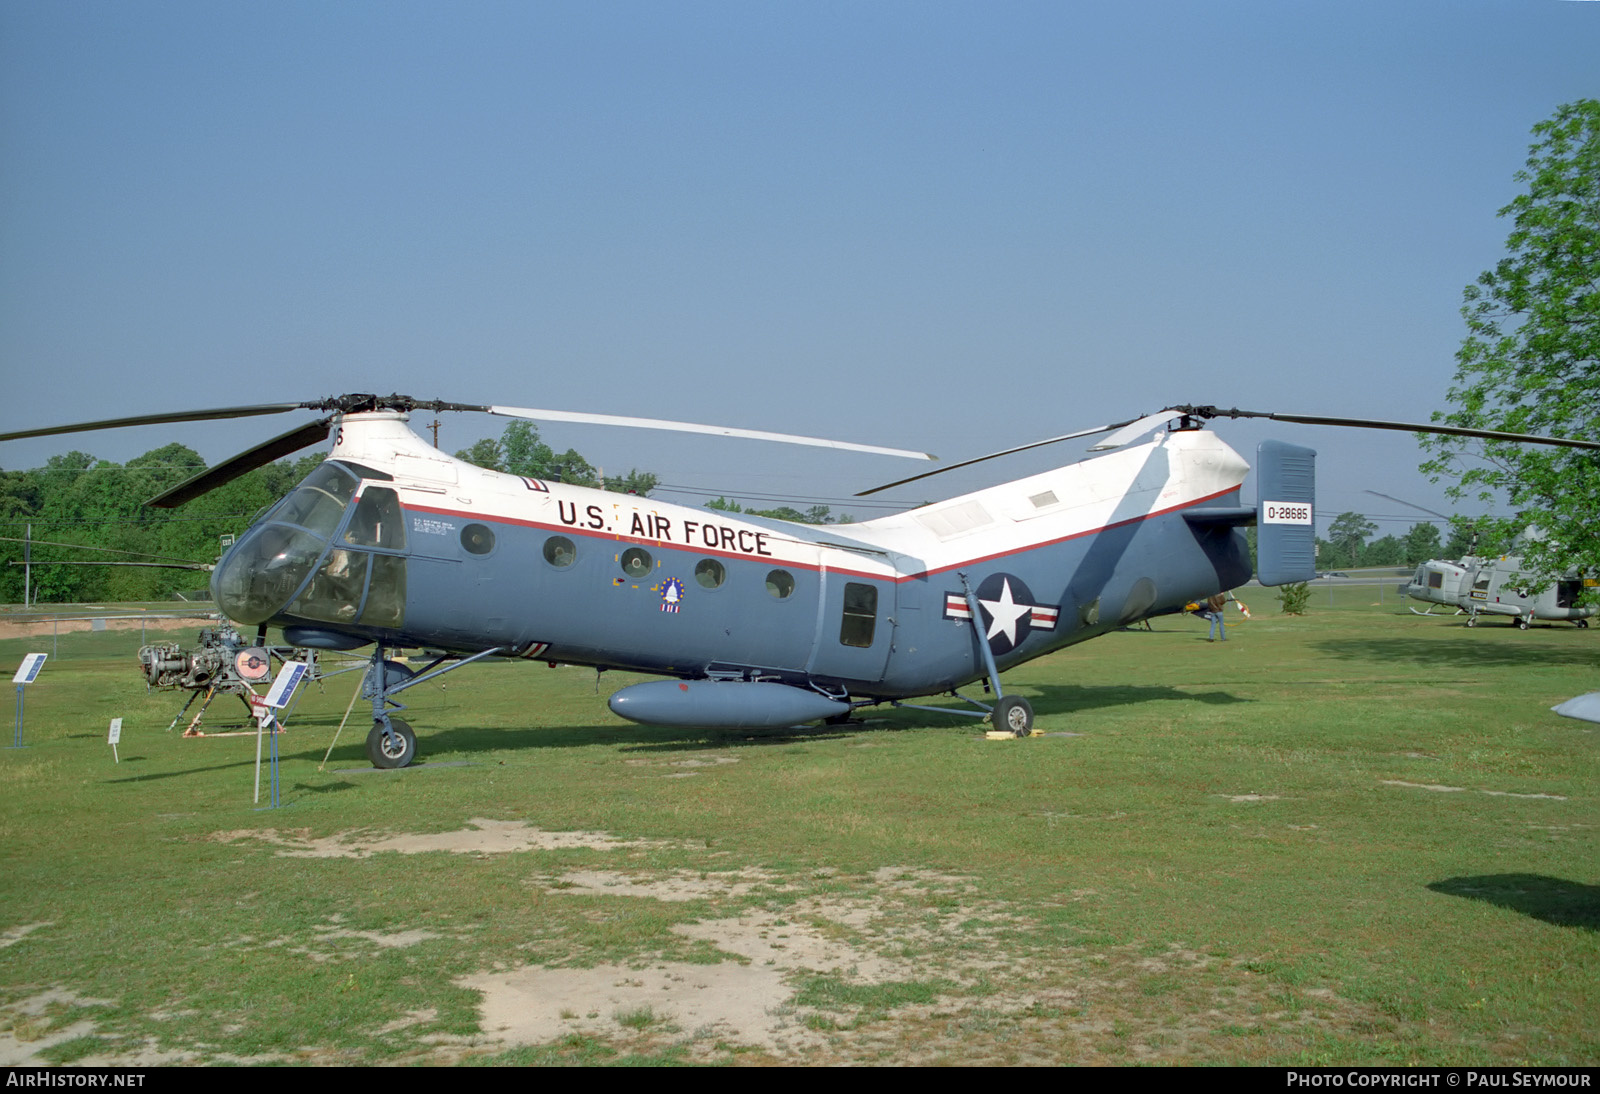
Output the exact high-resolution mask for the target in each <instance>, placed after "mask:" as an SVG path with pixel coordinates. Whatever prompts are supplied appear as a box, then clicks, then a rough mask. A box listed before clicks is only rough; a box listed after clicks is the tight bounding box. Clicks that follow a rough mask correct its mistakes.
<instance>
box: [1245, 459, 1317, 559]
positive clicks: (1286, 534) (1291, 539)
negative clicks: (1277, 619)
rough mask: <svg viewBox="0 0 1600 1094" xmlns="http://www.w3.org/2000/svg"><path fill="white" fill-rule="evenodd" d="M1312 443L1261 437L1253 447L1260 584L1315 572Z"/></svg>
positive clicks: (1314, 490) (1314, 497)
mask: <svg viewBox="0 0 1600 1094" xmlns="http://www.w3.org/2000/svg"><path fill="white" fill-rule="evenodd" d="M1316 460H1317V453H1316V451H1315V450H1314V449H1310V448H1301V447H1300V446H1299V445H1293V444H1284V443H1283V442H1282V441H1262V442H1261V445H1260V447H1259V448H1258V449H1257V450H1256V496H1257V497H1258V498H1260V499H1261V500H1260V501H1258V502H1257V503H1256V574H1257V576H1259V577H1260V579H1261V584H1263V585H1289V584H1292V583H1294V582H1296V581H1310V580H1311V579H1312V578H1314V577H1316V576H1317V529H1316V524H1315V521H1314V519H1313V518H1314V516H1315V506H1316V479H1317V475H1316Z"/></svg>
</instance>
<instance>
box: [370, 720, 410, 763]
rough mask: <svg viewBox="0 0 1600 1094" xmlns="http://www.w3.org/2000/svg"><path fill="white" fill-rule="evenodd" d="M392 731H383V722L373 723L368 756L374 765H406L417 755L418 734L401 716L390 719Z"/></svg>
mask: <svg viewBox="0 0 1600 1094" xmlns="http://www.w3.org/2000/svg"><path fill="white" fill-rule="evenodd" d="M389 726H390V730H391V731H390V732H388V733H385V732H384V731H383V723H382V722H373V723H372V732H370V733H368V734H367V758H368V759H370V760H371V761H372V766H373V767H382V768H395V767H405V766H406V765H407V764H409V763H410V762H411V761H412V760H414V759H416V756H417V735H416V734H415V733H413V732H411V727H410V726H408V725H407V724H406V723H405V722H403V721H401V720H400V719H399V718H390V719H389Z"/></svg>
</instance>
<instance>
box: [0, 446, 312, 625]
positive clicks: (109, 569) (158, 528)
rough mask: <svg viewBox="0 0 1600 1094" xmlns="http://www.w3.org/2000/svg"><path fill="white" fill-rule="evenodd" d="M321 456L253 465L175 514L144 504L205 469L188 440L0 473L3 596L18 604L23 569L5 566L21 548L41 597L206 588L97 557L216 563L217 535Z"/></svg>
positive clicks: (114, 596)
mask: <svg viewBox="0 0 1600 1094" xmlns="http://www.w3.org/2000/svg"><path fill="white" fill-rule="evenodd" d="M322 458H323V457H322V455H321V454H320V453H319V454H316V455H311V456H303V457H301V458H300V459H285V460H280V461H279V462H277V463H273V464H268V465H267V466H266V467H258V468H256V469H255V470H254V471H251V472H250V473H248V474H246V475H242V476H240V477H239V478H237V479H234V480H233V481H232V482H230V483H226V484H224V485H223V486H220V487H218V488H217V489H216V490H213V491H211V492H210V493H209V494H206V495H205V496H203V497H200V498H196V499H195V500H194V501H191V502H189V503H188V504H186V505H184V506H182V507H181V508H178V509H175V510H172V509H151V508H150V507H149V506H147V505H145V502H146V501H148V500H149V499H150V498H153V497H155V496H156V495H157V494H160V493H162V492H163V491H165V490H167V489H170V488H171V487H173V486H176V485H177V484H178V483H180V482H182V481H183V480H184V479H187V478H189V477H190V476H192V475H195V474H197V473H198V472H200V471H202V470H204V469H205V466H206V464H205V460H203V459H201V458H200V454H199V453H198V452H196V451H195V450H194V449H192V448H189V447H188V446H186V445H181V444H168V445H163V446H162V447H160V448H154V449H151V450H150V451H149V452H146V453H145V454H144V455H142V456H138V457H136V458H134V459H131V460H129V461H128V462H127V463H126V464H118V463H112V462H111V461H110V460H101V459H96V458H95V457H94V456H92V455H90V454H89V453H87V452H79V451H72V452H68V453H66V454H65V455H61V456H52V457H50V460H49V462H47V463H46V464H45V466H43V467H38V468H34V469H32V470H30V471H0V537H4V538H3V539H0V599H3V600H4V601H5V602H7V603H13V604H20V603H21V602H22V600H23V595H24V590H23V582H24V567H23V566H20V565H12V563H19V562H21V561H22V560H23V555H24V552H25V551H27V553H28V554H29V555H30V557H31V559H32V561H33V565H32V566H31V567H29V568H28V576H29V577H30V578H31V581H30V584H31V586H32V588H31V598H32V599H33V600H34V601H38V602H44V603H85V602H91V601H98V600H113V601H128V600H162V599H166V598H168V597H170V596H171V595H172V594H173V593H175V592H179V591H182V590H197V589H203V588H205V587H206V585H207V584H208V583H209V581H210V575H209V574H207V573H205V572H200V571H195V570H181V569H164V568H158V567H155V566H149V565H140V566H105V565H98V563H103V562H106V561H113V560H114V561H120V562H139V563H153V562H163V561H164V562H199V563H210V562H215V561H216V560H217V558H218V557H219V556H220V554H221V552H222V542H223V537H224V536H228V535H237V534H239V533H241V532H243V531H244V530H245V529H246V528H248V527H249V526H250V522H251V520H252V519H253V518H254V517H255V516H256V514H258V513H259V512H260V511H261V510H262V509H264V508H265V507H267V506H269V505H271V504H272V503H274V502H276V501H277V500H278V499H279V498H281V497H283V496H284V495H285V494H287V493H288V492H289V490H290V489H291V488H292V487H293V486H294V485H295V483H297V482H299V481H300V480H301V479H303V478H305V476H306V475H308V474H310V473H311V470H312V468H314V467H315V466H316V465H317V464H319V463H321V462H322ZM30 529H31V530H30ZM30 538H31V540H32V543H31V545H30V544H28V543H26V542H25V541H27V540H29V539H30ZM60 544H70V545H71V546H59V545H60ZM87 563H96V564H95V565H86V564H87Z"/></svg>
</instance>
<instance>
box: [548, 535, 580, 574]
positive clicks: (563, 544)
mask: <svg viewBox="0 0 1600 1094" xmlns="http://www.w3.org/2000/svg"><path fill="white" fill-rule="evenodd" d="M544 560H545V561H546V562H548V563H549V564H550V565H552V566H554V567H555V568H556V569H558V570H565V569H566V568H567V567H568V566H571V565H572V564H573V563H574V562H576V561H578V547H577V545H576V544H574V543H573V542H572V541H571V540H570V539H568V538H567V537H566V536H551V537H550V538H549V539H547V540H545V541H544Z"/></svg>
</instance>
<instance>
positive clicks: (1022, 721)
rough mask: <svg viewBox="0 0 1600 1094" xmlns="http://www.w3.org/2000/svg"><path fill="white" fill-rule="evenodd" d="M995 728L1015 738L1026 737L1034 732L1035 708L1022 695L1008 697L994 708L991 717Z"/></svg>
mask: <svg viewBox="0 0 1600 1094" xmlns="http://www.w3.org/2000/svg"><path fill="white" fill-rule="evenodd" d="M990 717H991V720H992V721H993V723H994V728H996V729H999V730H1004V731H1005V732H1007V733H1010V734H1011V735H1012V736H1013V737H1026V736H1028V735H1029V734H1030V733H1032V732H1033V707H1031V706H1029V705H1028V700H1026V699H1024V698H1023V697H1022V696H1020V695H1007V696H1006V697H1005V698H1004V699H1001V700H1000V701H999V702H998V703H996V704H995V706H994V714H993V715H991V716H990Z"/></svg>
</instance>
